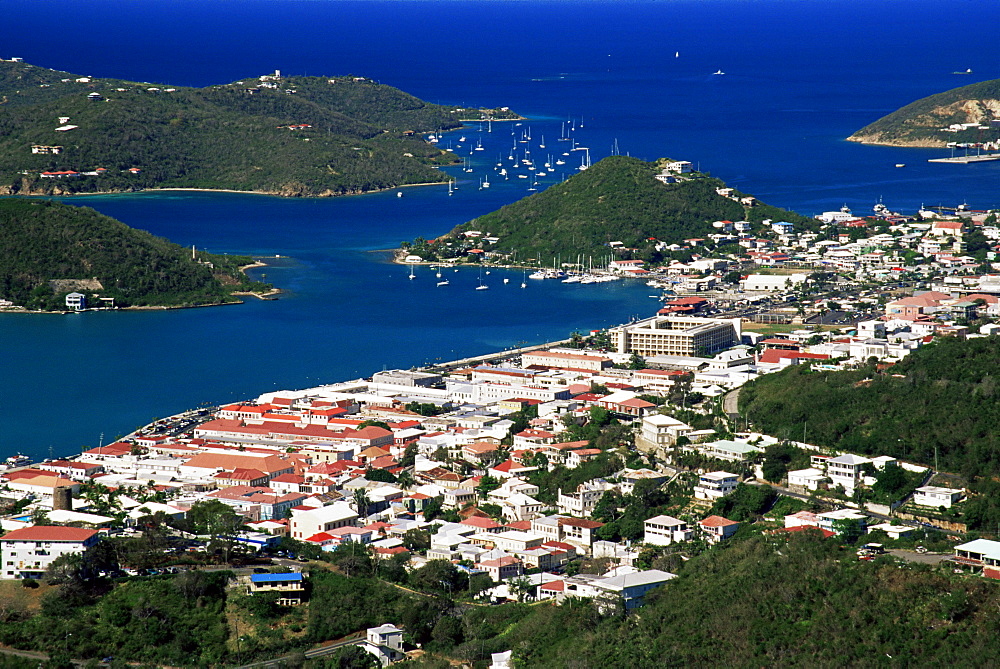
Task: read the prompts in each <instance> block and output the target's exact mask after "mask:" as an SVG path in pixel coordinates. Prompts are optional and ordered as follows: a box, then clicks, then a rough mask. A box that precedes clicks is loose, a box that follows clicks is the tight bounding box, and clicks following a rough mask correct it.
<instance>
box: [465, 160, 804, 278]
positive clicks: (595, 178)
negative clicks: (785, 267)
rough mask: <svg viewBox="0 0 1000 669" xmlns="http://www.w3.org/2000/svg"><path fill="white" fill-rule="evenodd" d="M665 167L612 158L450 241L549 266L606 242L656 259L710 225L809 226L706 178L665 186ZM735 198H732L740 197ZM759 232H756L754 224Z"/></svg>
mask: <svg viewBox="0 0 1000 669" xmlns="http://www.w3.org/2000/svg"><path fill="white" fill-rule="evenodd" d="M665 162H666V161H659V162H656V163H652V162H645V161H642V160H639V159H637V158H630V157H626V156H611V157H609V158H605V159H604V160H602V161H600V162H598V163H595V164H594V165H593V166H591V167H590V168H589V169H587V170H585V171H583V172H580V173H578V174H575V175H573V176H572V177H570V178H569V179H567V180H566V181H564V182H563V183H560V184H556V185H553V186H550V187H549V188H547V189H546V190H544V191H541V192H539V193H536V194H533V195H531V196H530V197H527V198H524V199H523V200H519V201H518V202H514V203H513V204H509V205H507V206H505V207H503V208H501V209H500V210H498V211H495V212H493V213H490V214H487V215H485V216H480V217H479V218H477V219H474V220H472V221H470V222H468V223H465V224H463V225H460V226H458V227H457V228H455V229H454V230H452V231H451V232H450V233H449V234H448V235H447V239H455V238H460V237H462V233H463V232H465V231H467V230H478V231H481V232H483V234H484V236H493V237H498V238H499V240H500V241H499V242H496V243H495V244H493V245H491V246H488V247H484V248H487V250H490V251H499V252H502V253H508V254H512V253H513V252H515V251H516V252H517V258H518V259H519V260H521V259H523V260H528V259H529V258H536V259H538V260H539V261H540V262H541V263H542V264H547V263H548V264H551V261H552V259H554V258H555V257H556V256H558V255H561V256H562V259H563V260H564V261H570V260H571V259H574V260H575V258H576V257H577V256H578V255H582V256H583V257H584V259H585V260H586V258H587V256H593V257H594V259H595V262H596V260H597V258H598V257H601V256H606V255H608V254H610V253H611V249H610V248H609V246H608V243H609V242H615V241H620V242H622V244H623V245H624V246H625V247H629V248H633V249H636V251H634V252H631V253H628V252H626V255H619V257H632V256H634V257H639V258H646V259H655V258H652V256H653V255H654V254H655V252H654V250H653V248H654V245H655V243H656V240H660V241H664V242H668V243H677V244H682V243H683V242H684V240H685V239H690V238H705V237H707V235H709V234H711V233H714V232H719V231H718V230H716V229H715V228H713V227H712V222H713V221H719V220H729V221H740V220H747V221H750V222H751V223H755V224H759V223H760V221H762V220H763V219H766V218H770V219H773V220H775V221H782V220H784V221H789V222H792V223H795V224H796V225H797V226H800V225H801V226H809V225H812V223H814V222H811V221H810V220H809V219H807V218H805V217H803V216H799V215H798V214H795V213H792V212H789V211H786V210H784V209H778V208H777V207H771V206H768V205H764V204H761V203H757V204H756V205H755V206H744V205H742V204H740V203H739V202H738V201H736V200H734V199H730V198H727V197H723V196H722V195H719V194H718V193H716V189H717V188H721V187H724V186H725V184H724V183H723V182H722V181H720V180H718V179H713V178H710V177H707V176H705V175H685V177H688V176H691V177H692V178H690V179H687V180H685V181H682V182H679V183H662V182H661V181H658V180H657V179H656V178H654V177H655V175H657V174H659V173H660V170H661V167H662V165H663V164H665ZM740 195H741V194H740V193H738V192H735V191H734V193H733V197H737V198H738V197H740ZM755 227H757V226H756V225H755Z"/></svg>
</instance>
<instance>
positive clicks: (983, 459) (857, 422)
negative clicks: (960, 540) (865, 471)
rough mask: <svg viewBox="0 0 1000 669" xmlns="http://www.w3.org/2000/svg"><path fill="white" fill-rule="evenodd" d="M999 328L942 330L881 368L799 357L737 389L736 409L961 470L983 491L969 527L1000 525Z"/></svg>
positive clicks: (762, 424)
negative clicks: (968, 335)
mask: <svg viewBox="0 0 1000 669" xmlns="http://www.w3.org/2000/svg"><path fill="white" fill-rule="evenodd" d="M998 369H1000V338H997V337H985V338H979V339H971V340H968V341H963V340H960V339H955V338H944V339H941V340H939V341H936V342H935V343H932V344H930V345H928V346H924V347H923V348H921V349H918V350H916V351H914V352H912V353H910V355H908V356H907V357H906V358H904V359H903V360H902V361H900V362H899V363H897V364H896V365H893V366H892V367H890V368H888V369H887V370H885V371H882V372H879V371H876V369H875V368H874V367H872V366H866V367H864V368H862V369H860V370H857V371H845V372H818V371H816V372H814V371H812V370H810V369H809V368H808V367H807V366H795V367H790V368H789V369H787V370H785V371H783V372H779V373H777V374H768V375H766V376H762V377H761V378H759V379H757V380H756V381H754V382H752V383H750V384H748V385H746V386H744V387H743V389H742V390H741V391H740V411H741V413H743V414H744V415H745V416H747V417H748V418H749V420H750V424H751V425H752V426H753V427H754V428H755V429H758V430H760V431H762V432H765V433H767V434H772V435H774V436H776V437H780V438H787V439H801V438H802V433H803V430H805V431H806V440H807V441H809V442H811V443H815V444H818V445H821V446H829V447H832V448H836V449H838V450H842V451H849V452H853V453H861V454H865V455H888V456H891V457H894V458H900V459H903V460H907V461H910V462H914V463H919V464H924V465H928V466H932V467H933V466H934V463H935V457H936V458H937V462H938V467H939V468H940V469H941V470H942V471H946V472H952V473H956V474H960V475H962V476H963V477H964V478H965V480H966V481H967V482H968V484H969V488H970V489H971V490H973V491H974V492H977V493H979V494H977V495H976V496H974V497H973V498H972V499H970V500H969V501H968V502H967V503H966V505H965V510H964V514H965V515H964V520H965V522H966V523H968V525H969V527H970V528H971V529H981V528H989V529H990V530H991V531H995V530H996V528H997V527H998V526H1000V431H998V430H997V428H996V426H997V424H998V422H1000V387H998V379H997V370H998Z"/></svg>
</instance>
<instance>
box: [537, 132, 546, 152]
mask: <svg viewBox="0 0 1000 669" xmlns="http://www.w3.org/2000/svg"><path fill="white" fill-rule="evenodd" d="M538 148H539V149H544V148H545V135H542V142H541V144H539V145H538Z"/></svg>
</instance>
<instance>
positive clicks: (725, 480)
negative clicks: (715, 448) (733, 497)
mask: <svg viewBox="0 0 1000 669" xmlns="http://www.w3.org/2000/svg"><path fill="white" fill-rule="evenodd" d="M738 483H739V476H738V475H737V474H730V473H729V472H709V473H707V474H702V475H701V476H700V477H699V478H698V485H696V486H695V487H694V496H695V498H696V499H710V500H716V499H719V498H720V497H725V496H726V495H728V494H730V493H731V492H733V491H734V490H736V485H737V484H738Z"/></svg>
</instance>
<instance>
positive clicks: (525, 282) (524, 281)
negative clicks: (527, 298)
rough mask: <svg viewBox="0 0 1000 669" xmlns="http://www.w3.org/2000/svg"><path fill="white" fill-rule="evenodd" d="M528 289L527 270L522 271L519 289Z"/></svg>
mask: <svg viewBox="0 0 1000 669" xmlns="http://www.w3.org/2000/svg"><path fill="white" fill-rule="evenodd" d="M527 287H528V270H524V276H523V277H521V288H527Z"/></svg>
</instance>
